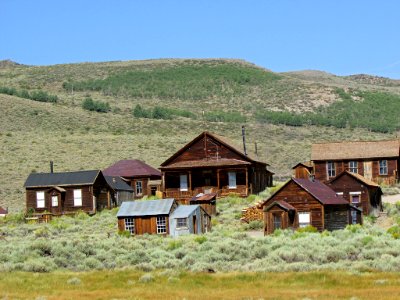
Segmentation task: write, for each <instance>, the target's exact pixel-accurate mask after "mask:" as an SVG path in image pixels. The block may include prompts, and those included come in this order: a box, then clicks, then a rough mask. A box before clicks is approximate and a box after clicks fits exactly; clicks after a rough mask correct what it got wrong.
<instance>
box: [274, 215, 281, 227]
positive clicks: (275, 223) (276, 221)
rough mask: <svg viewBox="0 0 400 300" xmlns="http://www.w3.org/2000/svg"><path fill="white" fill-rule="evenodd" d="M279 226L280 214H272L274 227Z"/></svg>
mask: <svg viewBox="0 0 400 300" xmlns="http://www.w3.org/2000/svg"><path fill="white" fill-rule="evenodd" d="M280 228H281V216H280V215H274V229H280Z"/></svg>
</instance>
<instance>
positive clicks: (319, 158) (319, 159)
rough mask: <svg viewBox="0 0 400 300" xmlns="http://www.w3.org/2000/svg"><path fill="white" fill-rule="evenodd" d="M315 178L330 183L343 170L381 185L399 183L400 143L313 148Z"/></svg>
mask: <svg viewBox="0 0 400 300" xmlns="http://www.w3.org/2000/svg"><path fill="white" fill-rule="evenodd" d="M311 160H312V162H313V165H314V174H315V179H318V180H321V181H324V182H327V181H329V180H330V179H332V178H333V177H335V176H336V175H338V174H339V173H341V172H343V171H346V170H347V171H349V172H352V173H357V174H360V175H362V176H364V177H365V178H367V179H369V180H372V181H373V182H376V183H378V184H380V183H385V184H388V185H393V184H395V183H396V182H398V180H399V167H400V141H399V140H389V141H355V142H336V143H320V144H313V145H312V153H311Z"/></svg>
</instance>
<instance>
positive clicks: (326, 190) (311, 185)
mask: <svg viewBox="0 0 400 300" xmlns="http://www.w3.org/2000/svg"><path fill="white" fill-rule="evenodd" d="M291 182H294V183H295V184H297V185H298V186H299V187H300V188H302V189H303V190H305V191H306V192H308V193H309V194H310V195H311V196H313V197H314V198H315V199H316V200H317V201H318V202H320V203H321V204H322V205H344V204H349V202H347V201H346V200H345V199H344V198H343V197H342V196H339V195H337V194H336V192H335V191H334V190H332V189H331V188H330V187H328V186H327V185H325V184H323V183H322V182H320V181H318V180H314V181H311V180H309V179H300V178H292V179H290V180H289V181H288V182H286V183H285V184H284V185H283V186H282V187H281V188H280V189H279V190H278V191H276V192H275V194H273V195H272V196H271V197H269V198H268V199H267V200H265V201H264V203H263V205H265V204H266V203H267V202H268V201H270V200H271V199H273V198H274V197H275V196H276V195H278V194H279V193H280V192H281V191H283V190H284V189H285V187H286V186H287V185H288V184H289V183H291Z"/></svg>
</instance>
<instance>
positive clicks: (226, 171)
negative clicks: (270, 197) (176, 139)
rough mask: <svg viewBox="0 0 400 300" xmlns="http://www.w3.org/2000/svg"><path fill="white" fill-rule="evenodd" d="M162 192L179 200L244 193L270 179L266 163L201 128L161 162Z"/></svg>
mask: <svg viewBox="0 0 400 300" xmlns="http://www.w3.org/2000/svg"><path fill="white" fill-rule="evenodd" d="M160 169H161V172H162V178H163V180H162V182H163V188H162V190H163V192H164V196H165V197H167V198H169V197H172V198H175V199H177V200H178V201H180V202H182V203H188V202H189V200H190V199H191V198H192V197H194V196H196V195H198V194H200V193H203V194H210V193H216V194H217V196H218V197H220V196H227V195H228V194H231V193H232V194H236V195H239V196H243V197H246V196H248V195H249V194H252V193H259V192H261V191H263V190H264V189H265V188H266V187H267V184H268V183H270V182H271V181H272V180H271V178H269V177H268V176H272V175H271V173H270V172H267V164H266V163H263V162H259V161H256V160H253V159H251V158H250V157H249V156H248V155H246V154H244V153H242V152H241V151H239V150H237V149H236V148H234V147H232V146H231V145H230V144H228V143H227V142H226V141H225V140H224V139H223V138H221V137H219V136H217V135H215V134H212V133H209V132H203V133H202V134H200V135H199V136H197V137H196V138H195V139H194V140H192V141H191V142H190V143H188V144H187V145H186V146H184V147H183V148H182V149H180V150H179V151H178V152H176V153H175V154H174V155H172V156H171V157H170V158H169V159H167V160H166V161H165V162H164V163H162V164H161V167H160Z"/></svg>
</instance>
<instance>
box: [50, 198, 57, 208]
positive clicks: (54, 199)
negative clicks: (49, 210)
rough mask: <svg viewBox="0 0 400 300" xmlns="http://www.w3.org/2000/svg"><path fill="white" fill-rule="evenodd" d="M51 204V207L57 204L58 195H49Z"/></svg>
mask: <svg viewBox="0 0 400 300" xmlns="http://www.w3.org/2000/svg"><path fill="white" fill-rule="evenodd" d="M51 206H53V207H57V206H58V196H51Z"/></svg>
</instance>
